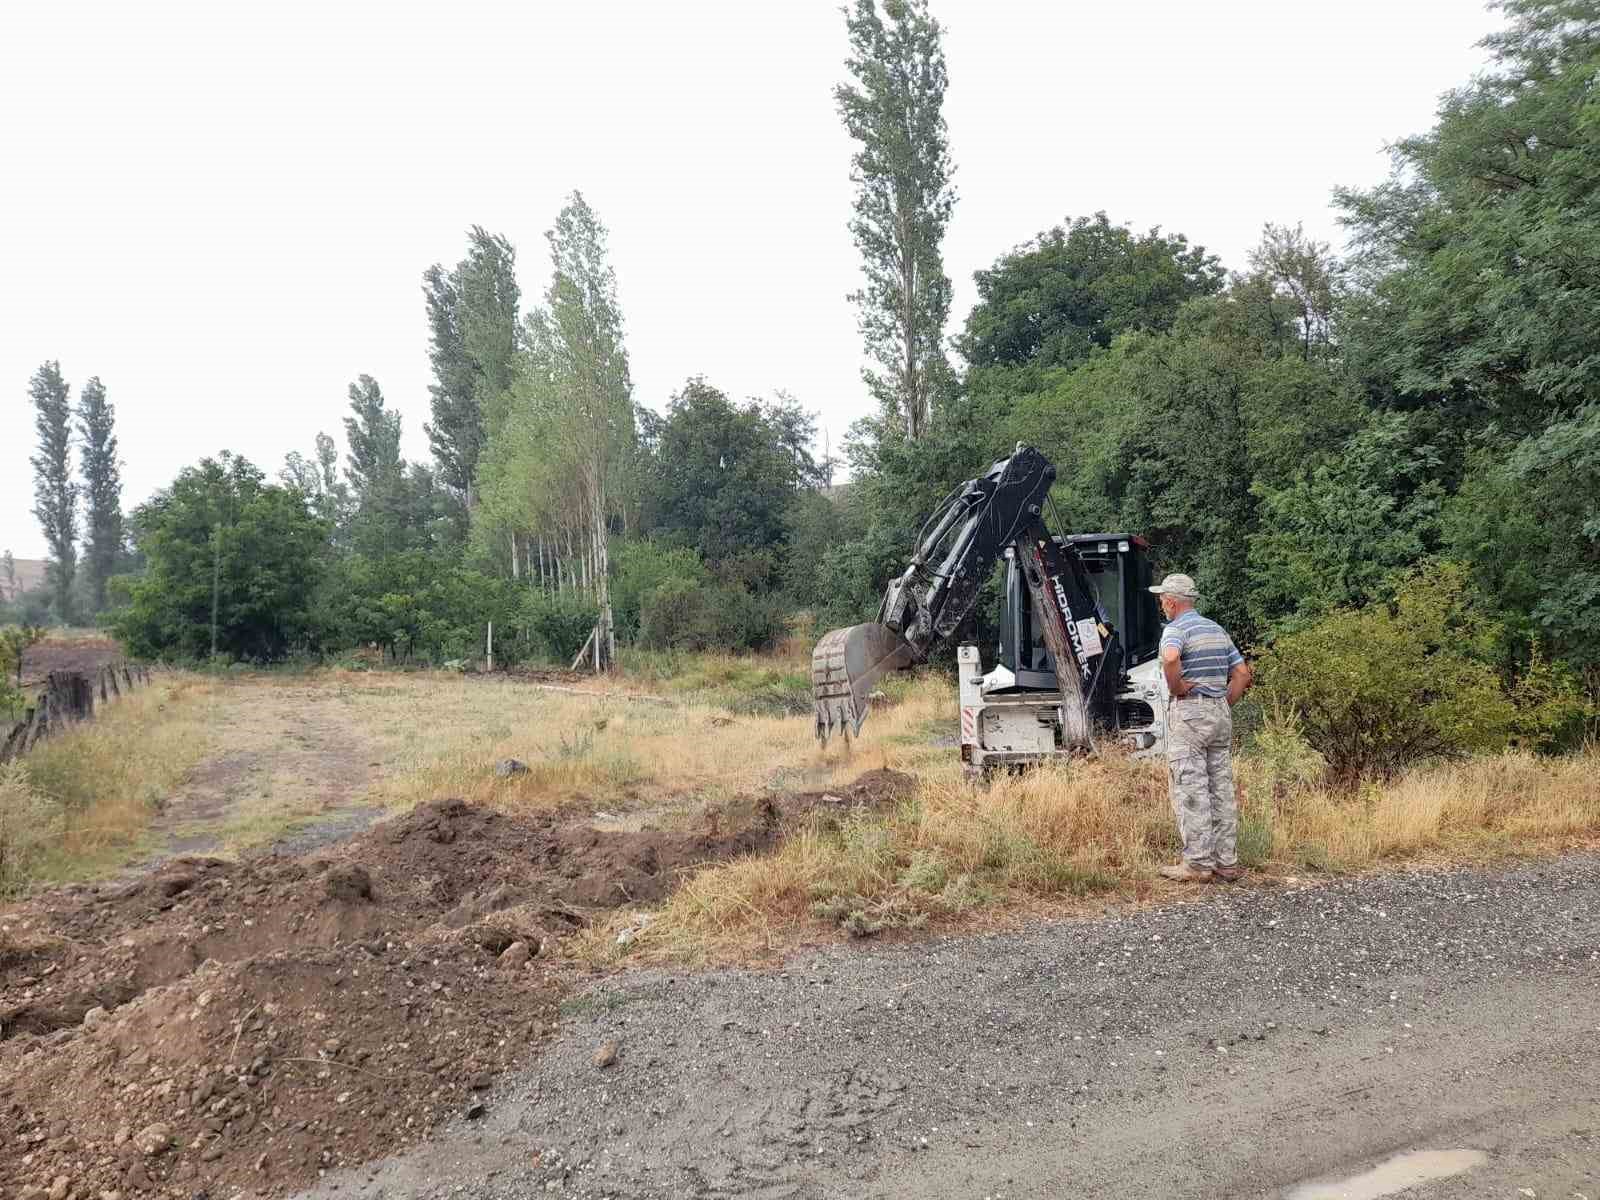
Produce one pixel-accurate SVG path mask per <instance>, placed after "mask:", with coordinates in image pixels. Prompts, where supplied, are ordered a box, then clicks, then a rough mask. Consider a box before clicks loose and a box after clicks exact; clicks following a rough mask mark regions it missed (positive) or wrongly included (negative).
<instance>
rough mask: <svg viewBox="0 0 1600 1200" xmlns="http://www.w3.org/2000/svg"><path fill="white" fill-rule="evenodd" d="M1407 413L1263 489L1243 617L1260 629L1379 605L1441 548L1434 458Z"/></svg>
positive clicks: (1385, 418)
mask: <svg viewBox="0 0 1600 1200" xmlns="http://www.w3.org/2000/svg"><path fill="white" fill-rule="evenodd" d="M1416 424H1417V422H1416V421H1415V419H1414V417H1413V415H1411V414H1406V413H1382V414H1375V415H1374V416H1373V417H1372V418H1371V420H1370V423H1369V424H1368V425H1367V427H1366V428H1364V429H1363V430H1361V432H1359V433H1357V434H1356V435H1355V436H1354V437H1352V438H1351V439H1350V440H1349V441H1348V442H1346V443H1345V444H1344V447H1343V450H1342V452H1341V453H1339V454H1338V455H1337V456H1334V457H1331V458H1330V459H1328V460H1327V461H1324V462H1322V463H1319V464H1317V465H1315V466H1312V467H1310V468H1309V469H1303V470H1302V471H1300V472H1299V473H1298V474H1297V476H1296V477H1295V479H1294V480H1293V481H1292V482H1291V483H1289V484H1287V485H1286V486H1284V487H1282V488H1277V489H1270V488H1264V487H1262V486H1261V485H1260V484H1259V483H1258V484H1257V485H1256V487H1255V489H1254V490H1255V494H1256V496H1257V497H1258V498H1259V499H1260V500H1261V530H1260V532H1258V533H1255V534H1253V535H1251V537H1250V574H1251V579H1250V585H1251V586H1250V602H1249V603H1250V609H1251V614H1252V616H1253V618H1254V622H1255V624H1256V625H1257V627H1259V628H1265V627H1267V626H1269V625H1271V624H1273V623H1274V622H1275V621H1277V620H1278V619H1279V618H1281V617H1283V616H1284V615H1286V614H1289V615H1294V616H1296V617H1298V618H1300V619H1301V620H1302V621H1303V620H1304V619H1305V618H1307V617H1309V616H1312V615H1315V614H1319V613H1325V612H1328V611H1330V610H1331V609H1335V608H1351V607H1356V606H1359V605H1362V604H1366V603H1368V602H1369V601H1372V600H1374V599H1378V598H1380V597H1381V596H1382V595H1383V592H1384V585H1385V584H1386V583H1387V581H1388V580H1389V578H1390V577H1391V576H1392V575H1394V574H1395V573H1396V572H1398V571H1401V570H1403V569H1404V568H1407V567H1410V566H1411V565H1412V564H1414V563H1416V562H1419V561H1420V560H1422V559H1423V558H1424V557H1426V556H1427V555H1428V554H1429V553H1431V552H1432V551H1433V550H1434V549H1436V548H1437V546H1438V533H1439V513H1440V508H1441V506H1442V503H1443V501H1444V489H1443V487H1442V486H1441V485H1440V483H1439V481H1438V480H1437V479H1436V478H1435V473H1436V472H1437V470H1438V466H1439V455H1438V452H1437V451H1436V450H1435V449H1434V447H1433V446H1432V445H1430V444H1428V443H1426V442H1422V443H1419V442H1418V441H1417V439H1416V436H1415V434H1414V431H1413V427H1414V426H1415V425H1416Z"/></svg>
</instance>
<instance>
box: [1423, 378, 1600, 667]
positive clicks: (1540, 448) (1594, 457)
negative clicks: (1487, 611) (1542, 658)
mask: <svg viewBox="0 0 1600 1200" xmlns="http://www.w3.org/2000/svg"><path fill="white" fill-rule="evenodd" d="M1444 524H1445V530H1446V537H1447V539H1448V544H1449V546H1450V549H1451V551H1452V552H1453V553H1455V554H1458V555H1461V556H1462V557H1464V558H1465V559H1467V560H1468V561H1470V562H1471V564H1472V572H1473V579H1474V581H1475V582H1476V584H1477V585H1478V587H1479V588H1481V589H1482V590H1483V591H1484V592H1485V593H1486V594H1487V595H1488V596H1490V597H1491V598H1492V599H1493V601H1494V602H1495V604H1496V607H1497V609H1498V612H1499V614H1500V619H1501V620H1502V621H1503V622H1504V623H1505V624H1506V625H1507V626H1508V628H1509V629H1510V630H1511V641H1512V644H1513V646H1514V647H1525V646H1526V645H1527V643H1528V641H1529V639H1533V638H1537V639H1538V640H1539V641H1540V642H1542V643H1543V645H1544V646H1545V647H1546V648H1547V649H1548V651H1549V652H1550V654H1551V655H1552V656H1554V657H1556V658H1557V659H1560V660H1565V661H1566V662H1569V663H1571V664H1572V665H1573V666H1574V667H1576V668H1578V669H1579V670H1582V671H1583V672H1585V673H1586V675H1587V677H1588V679H1589V687H1590V691H1591V693H1593V694H1596V695H1600V629H1596V626H1595V620H1594V613H1595V611H1596V606H1597V605H1600V404H1590V405H1586V406H1585V407H1583V408H1582V409H1580V410H1578V412H1577V414H1576V415H1575V416H1573V417H1572V418H1571V419H1569V420H1562V421H1556V422H1553V423H1552V424H1551V425H1550V426H1549V427H1548V428H1546V429H1545V430H1544V431H1543V432H1542V433H1539V434H1537V435H1535V436H1533V437H1530V438H1527V439H1525V440H1524V441H1522V442H1521V443H1519V444H1518V445H1516V446H1515V447H1514V448H1513V449H1511V450H1510V451H1509V452H1507V451H1506V450H1505V449H1504V448H1503V446H1500V445H1496V444H1494V443H1490V444H1489V445H1488V446H1486V447H1485V448H1484V449H1483V450H1482V451H1481V452H1480V453H1479V454H1478V455H1477V457H1476V458H1475V459H1474V462H1473V469H1472V471H1471V472H1470V473H1469V475H1468V477H1467V480H1466V482H1465V483H1464V484H1463V485H1462V488H1461V490H1460V492H1459V493H1458V494H1457V495H1456V497H1455V498H1454V499H1453V500H1452V501H1451V502H1450V504H1449V506H1448V508H1447V510H1446V513H1445V521H1444Z"/></svg>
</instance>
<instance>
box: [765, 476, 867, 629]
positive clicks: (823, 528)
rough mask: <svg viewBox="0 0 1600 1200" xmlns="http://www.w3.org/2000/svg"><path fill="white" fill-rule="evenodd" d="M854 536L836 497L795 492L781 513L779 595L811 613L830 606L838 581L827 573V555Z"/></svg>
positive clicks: (841, 505)
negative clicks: (781, 588) (781, 552)
mask: <svg viewBox="0 0 1600 1200" xmlns="http://www.w3.org/2000/svg"><path fill="white" fill-rule="evenodd" d="M856 533H859V530H853V529H852V528H851V524H850V521H849V515H848V513H847V510H846V507H845V504H844V503H843V501H842V500H841V498H840V497H838V496H836V495H833V494H831V493H830V492H827V491H822V490H809V489H808V490H805V491H801V492H798V493H796V494H795V496H794V498H793V499H792V500H791V501H790V502H789V505H788V507H787V508H786V509H784V513H783V556H782V563H781V566H780V572H781V581H782V585H783V594H784V595H785V596H787V597H789V599H790V600H792V601H793V602H794V603H795V604H797V605H799V606H800V607H801V608H809V609H811V610H812V611H813V612H819V611H821V610H823V609H826V608H828V607H830V606H831V605H832V603H833V601H834V599H835V596H834V592H835V589H836V588H837V585H838V581H837V580H835V579H833V578H832V577H831V576H830V575H829V574H828V572H827V569H826V566H825V563H826V561H827V556H828V552H829V551H830V550H832V549H833V548H834V547H835V546H839V545H842V544H844V543H845V542H847V541H849V540H850V538H851V536H852V535H853V534H856Z"/></svg>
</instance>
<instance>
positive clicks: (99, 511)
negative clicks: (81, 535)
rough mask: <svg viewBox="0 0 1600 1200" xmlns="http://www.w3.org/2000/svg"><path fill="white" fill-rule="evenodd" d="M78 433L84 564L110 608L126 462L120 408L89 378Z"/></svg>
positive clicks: (93, 590) (100, 600) (97, 595)
mask: <svg viewBox="0 0 1600 1200" xmlns="http://www.w3.org/2000/svg"><path fill="white" fill-rule="evenodd" d="M78 436H79V438H80V445H81V447H82V449H81V450H80V452H79V462H80V465H81V467H82V469H83V495H84V498H85V499H86V500H87V502H88V506H87V507H88V511H87V512H86V513H85V514H84V516H85V525H86V527H87V528H86V529H85V533H86V535H87V537H86V541H87V543H88V544H87V546H85V548H84V549H85V555H84V558H85V564H84V565H85V566H87V567H88V568H89V587H90V594H91V597H92V604H93V607H94V611H95V612H97V613H98V612H103V611H104V610H105V607H106V580H107V579H109V578H110V577H111V575H112V573H113V572H114V571H115V570H116V569H117V560H118V558H119V557H120V556H121V554H122V547H123V537H124V534H123V528H122V464H121V462H120V461H118V459H117V435H116V410H115V409H114V408H113V407H112V406H111V404H110V403H109V402H108V401H107V400H106V389H105V385H104V384H102V383H101V382H100V379H99V377H98V376H94V377H92V378H90V380H89V382H88V383H86V384H84V385H83V391H82V392H80V393H79V394H78Z"/></svg>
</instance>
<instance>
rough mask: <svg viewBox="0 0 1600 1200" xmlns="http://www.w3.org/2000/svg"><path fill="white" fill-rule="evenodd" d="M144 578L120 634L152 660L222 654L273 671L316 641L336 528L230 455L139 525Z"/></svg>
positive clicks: (138, 519)
mask: <svg viewBox="0 0 1600 1200" xmlns="http://www.w3.org/2000/svg"><path fill="white" fill-rule="evenodd" d="M133 527H134V529H135V531H136V537H137V539H138V543H139V548H140V550H141V551H142V552H143V553H144V555H145V557H146V560H147V568H146V570H145V573H144V574H143V575H142V576H140V577H138V578H137V579H135V580H133V581H132V583H131V584H130V585H129V587H128V603H127V605H126V606H125V607H124V608H122V609H120V610H119V611H118V613H117V615H116V617H115V619H114V622H113V627H114V628H115V629H116V631H117V633H118V635H119V636H120V637H121V638H122V639H123V640H124V642H125V643H126V645H127V647H128V649H129V651H130V652H131V653H133V654H135V655H139V656H141V657H146V658H163V657H175V658H190V659H194V658H203V657H205V656H206V655H207V654H208V653H209V652H210V649H211V644H212V641H211V639H212V620H213V615H215V619H216V646H217V651H218V653H221V654H225V655H227V656H228V657H230V658H233V659H246V660H253V661H262V662H269V661H272V660H275V659H279V658H282V657H284V656H285V655H286V654H288V653H289V652H290V651H291V650H292V649H294V648H296V647H310V646H311V645H312V644H313V643H314V641H315V639H316V635H317V630H316V628H315V623H314V621H313V617H312V602H313V598H314V595H315V592H316V589H317V584H318V581H319V579H320V577H321V574H322V571H323V569H324V564H325V559H326V555H325V550H326V546H327V537H328V528H327V526H326V525H325V524H324V523H323V522H322V521H320V520H318V519H317V518H316V517H315V516H313V515H312V514H311V513H310V512H309V511H308V510H307V507H306V502H305V497H304V496H303V495H302V494H301V493H300V492H299V491H298V490H295V489H290V488H284V487H278V486H275V485H272V484H267V483H265V482H264V476H263V475H262V472H261V471H260V470H258V469H257V468H256V467H254V466H253V465H251V464H250V463H249V462H248V461H246V460H245V459H243V458H237V457H235V456H234V455H232V454H229V453H227V452H224V453H223V454H221V455H220V456H219V457H217V458H214V459H213V458H206V459H202V460H201V461H200V463H199V464H198V465H197V466H193V467H187V468H185V469H184V470H183V471H181V472H180V473H179V475H178V477H177V479H175V480H174V481H173V483H172V485H171V486H170V487H168V488H166V489H164V490H163V491H161V492H158V493H157V494H156V495H155V496H154V497H153V498H152V499H150V500H149V501H147V502H146V503H144V504H142V505H140V506H139V507H138V508H137V509H136V510H135V511H134V516H133Z"/></svg>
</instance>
